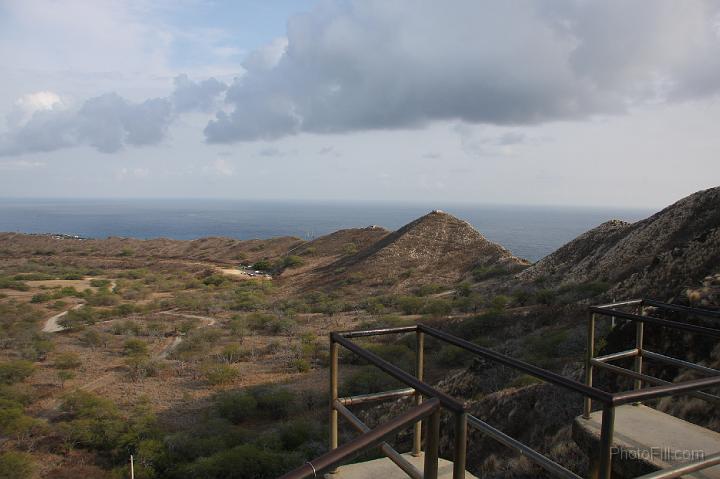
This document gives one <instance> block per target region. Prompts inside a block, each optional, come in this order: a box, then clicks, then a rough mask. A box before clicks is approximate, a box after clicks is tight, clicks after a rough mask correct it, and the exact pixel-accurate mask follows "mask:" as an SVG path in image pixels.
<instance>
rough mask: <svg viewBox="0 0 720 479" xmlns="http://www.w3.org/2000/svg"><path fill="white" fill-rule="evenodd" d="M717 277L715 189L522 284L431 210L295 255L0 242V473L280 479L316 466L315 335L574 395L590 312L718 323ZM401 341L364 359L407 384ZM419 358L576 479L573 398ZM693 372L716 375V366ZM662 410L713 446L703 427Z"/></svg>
mask: <svg viewBox="0 0 720 479" xmlns="http://www.w3.org/2000/svg"><path fill="white" fill-rule="evenodd" d="M719 273H720V188H714V189H711V190H706V191H702V192H698V193H696V194H695V195H692V196H690V197H688V198H685V199H683V200H681V201H679V202H678V203H676V204H674V205H672V206H669V207H668V208H666V209H665V210H663V211H661V212H659V213H657V214H656V215H654V216H652V217H650V218H648V219H646V220H643V221H639V222H637V223H634V224H626V223H622V222H618V221H614V222H609V223H605V224H603V225H600V226H598V227H597V228H596V229H593V230H591V231H589V232H587V233H585V234H584V235H582V236H580V237H578V238H577V239H575V240H574V241H572V242H570V243H568V244H567V245H565V246H563V247H562V248H560V249H559V250H558V251H556V252H555V253H553V254H551V255H549V256H548V257H546V258H544V259H542V260H541V261H539V262H537V263H535V264H530V263H529V262H528V261H526V260H524V259H522V258H517V257H515V256H513V255H512V253H511V252H509V251H507V250H506V249H505V248H503V247H502V246H501V245H497V244H494V243H492V242H490V241H488V240H487V239H485V238H484V237H483V236H482V234H481V233H480V232H477V231H475V230H474V229H473V228H472V227H471V226H470V225H469V224H467V223H465V222H463V221H461V220H458V219H457V218H454V217H452V216H451V215H448V214H446V213H443V212H439V211H435V212H431V213H429V214H428V215H426V216H423V217H422V218H419V219H418V220H416V221H414V222H412V223H410V224H408V225H406V226H404V227H403V228H401V229H399V230H397V231H394V232H391V231H387V230H385V229H383V228H380V227H375V226H371V227H367V228H359V229H348V230H341V231H338V232H335V233H332V234H330V235H327V236H323V237H320V238H317V239H315V240H313V241H303V240H301V239H299V238H293V237H283V238H273V239H266V240H251V241H239V240H233V239H228V238H204V239H198V240H193V241H177V240H168V239H155V240H135V239H128V238H108V239H80V238H72V237H67V236H60V235H23V234H16V233H0V452H2V453H3V454H4V455H3V464H2V467H6V468H7V467H10V468H12V470H13V471H17V472H16V475H15V476H14V477H18V478H65V477H67V478H71V477H72V478H75V477H84V478H85V479H93V478H119V477H128V476H127V471H128V461H129V457H130V455H131V454H132V455H133V456H134V458H135V477H137V478H236V477H237V478H241V477H253V478H266V477H267V478H272V477H276V476H277V475H279V474H281V473H282V472H284V471H286V470H289V469H290V468H292V467H295V466H297V465H299V464H302V463H303V462H304V461H305V460H307V459H310V458H312V457H315V456H317V455H318V454H320V453H322V452H324V451H325V450H326V425H325V424H326V421H327V418H326V414H325V408H326V401H327V398H326V393H327V362H328V340H327V335H328V333H329V332H330V331H333V330H348V329H357V328H365V327H377V326H382V325H404V324H414V323H416V322H424V323H426V324H431V325H433V326H436V327H438V328H442V329H445V330H448V331H450V332H453V333H456V334H458V335H461V336H462V337H464V338H465V339H468V340H472V341H474V342H476V343H478V344H481V345H484V346H488V347H490V348H492V349H495V350H497V351H500V352H503V353H506V354H509V355H512V356H514V357H517V358H519V359H523V360H526V361H528V362H532V363H534V364H538V365H540V366H543V367H546V368H549V369H552V370H555V371H559V372H563V374H566V375H568V376H573V377H579V374H580V372H581V370H582V367H581V365H580V362H579V361H580V358H581V357H582V354H583V351H584V344H585V337H584V335H585V323H584V319H585V313H584V310H585V308H586V307H587V305H589V304H592V303H598V302H602V301H605V300H608V299H613V298H616V299H625V298H630V297H640V296H646V297H653V298H656V299H660V300H663V301H673V302H679V303H682V304H695V305H700V306H703V307H706V308H717V307H718V306H719V304H718V297H719V296H720V275H719ZM410 339H411V338H409V337H408V338H388V337H386V338H385V339H382V340H379V341H377V342H375V343H370V342H367V341H366V342H365V343H364V344H367V345H368V347H369V348H371V350H373V351H374V352H375V353H377V354H379V355H380V356H381V357H384V358H386V359H388V360H390V361H392V362H393V363H395V364H397V365H398V366H400V367H403V368H405V369H407V370H408V371H411V370H412V364H413V355H414V352H413V343H412V341H410ZM621 339H622V336H621V335H617V337H611V338H610V342H612V341H613V340H617V341H620V340H621ZM427 347H428V371H427V373H426V374H427V380H428V381H430V382H432V383H434V384H438V385H439V387H441V388H442V389H444V390H446V391H448V392H450V393H452V394H453V395H455V396H456V397H459V398H461V399H462V400H464V401H467V402H468V404H469V405H470V406H471V407H472V408H474V409H473V410H474V411H476V412H477V415H478V416H479V417H483V418H486V419H487V420H488V421H489V422H491V423H493V424H495V425H497V426H498V427H500V428H501V429H503V430H505V431H507V432H508V433H511V434H513V435H516V436H518V437H519V438H521V439H522V440H525V441H527V442H528V443H531V444H533V445H534V447H537V448H538V449H540V450H543V451H545V452H548V453H549V454H551V455H553V456H554V457H555V458H556V459H558V460H560V461H561V462H563V463H565V464H568V467H571V468H574V469H576V470H577V471H579V472H582V471H583V470H584V468H586V464H585V460H584V458H583V456H582V454H581V452H580V451H579V450H578V449H577V448H575V447H574V445H573V443H572V441H571V440H570V438H569V429H568V426H569V420H570V419H571V418H572V417H573V416H574V415H576V414H577V411H578V410H579V400H578V398H565V397H562V396H558V397H557V398H556V400H555V401H553V404H555V407H556V410H554V411H553V412H552V413H551V414H543V413H542V412H541V411H536V410H534V407H535V406H534V404H535V403H536V398H538V397H547V395H559V394H560V393H559V392H558V391H557V390H551V389H552V388H550V387H549V386H547V385H544V384H537V383H536V382H535V381H533V380H531V379H530V378H527V377H522V376H518V375H516V374H513V373H512V372H510V371H503V370H500V369H498V368H496V367H493V366H491V365H487V364H483V363H482V362H479V361H472V360H471V358H469V357H468V356H467V355H466V354H463V353H462V352H461V351H460V350H457V349H455V348H452V347H448V346H440V345H439V344H435V343H432V342H430V343H429V344H428V346H427ZM695 359H699V360H702V361H705V362H706V363H707V364H715V363H717V362H718V361H720V349H718V348H715V349H713V350H712V353H711V354H709V355H707V357H704V358H695ZM341 361H342V367H341V370H342V388H343V390H344V391H349V392H353V393H361V392H376V391H380V390H382V389H387V388H388V387H389V386H390V385H391V383H392V381H390V380H389V379H388V377H387V376H385V375H383V374H382V373H380V372H379V371H377V370H375V369H373V368H371V367H369V366H368V365H366V364H363V363H362V362H361V361H359V360H357V359H356V358H353V357H352V356H351V355H350V354H349V353H347V354H344V355H343V356H342V357H341ZM401 406H402V403H398V404H397V405H396V407H401ZM659 407H661V408H665V409H666V410H671V411H673V412H674V413H676V414H677V415H680V416H683V417H688V416H692V415H694V417H695V418H697V417H700V420H701V422H703V421H704V422H705V423H706V424H707V425H709V426H710V427H713V428H714V429H716V430H720V420H718V418H717V417H715V416H716V415H715V413H712V411H710V410H709V409H707V410H706V409H702V407H700V406H695V405H693V406H692V408H689V407H688V406H687V405H686V404H683V403H678V402H672V403H670V402H667V403H664V404H660V405H659ZM693 408H694V409H693ZM390 410H392V408H390ZM387 412H388V409H377V410H367V411H364V413H363V414H364V417H366V418H367V419H368V421H369V422H370V423H372V422H373V421H379V420H381V419H382V417H383V415H384V414H386V413H387ZM530 414H532V415H533V417H534V418H535V419H534V420H533V421H532V424H534V426H533V427H524V425H526V424H527V423H526V422H525V420H526V419H525V420H524V419H523V418H527V417H528V415H530ZM371 425H372V424H371ZM345 434H346V435H347V436H348V437H350V433H349V431H346V433H345ZM401 440H402V439H401ZM471 442H473V444H474V445H473V446H472V447H471V449H470V451H471V456H470V460H469V466H470V470H471V471H473V472H478V473H479V472H483V473H484V474H486V475H487V476H486V477H494V476H497V477H536V476H537V475H538V471H537V470H535V469H533V468H532V467H531V466H529V465H528V464H527V463H526V462H524V461H523V460H522V459H520V458H517V457H515V456H513V455H511V454H509V453H507V451H506V450H503V449H502V448H501V447H500V446H498V445H497V444H490V442H489V440H488V439H482V438H471Z"/></svg>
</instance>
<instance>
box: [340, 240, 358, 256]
mask: <svg viewBox="0 0 720 479" xmlns="http://www.w3.org/2000/svg"><path fill="white" fill-rule="evenodd" d="M342 252H343V254H344V255H345V256H351V255H354V254H355V253H357V252H358V247H357V245H356V244H355V243H345V244H344V245H343V248H342Z"/></svg>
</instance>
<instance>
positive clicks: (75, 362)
mask: <svg viewBox="0 0 720 479" xmlns="http://www.w3.org/2000/svg"><path fill="white" fill-rule="evenodd" d="M80 365H82V361H81V360H80V356H78V355H77V354H76V353H73V352H67V353H60V354H58V355H57V357H56V358H55V367H56V368H58V369H76V368H79V367H80Z"/></svg>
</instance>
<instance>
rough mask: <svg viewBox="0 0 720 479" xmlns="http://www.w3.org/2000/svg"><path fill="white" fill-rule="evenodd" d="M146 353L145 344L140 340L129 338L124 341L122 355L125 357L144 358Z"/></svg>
mask: <svg viewBox="0 0 720 479" xmlns="http://www.w3.org/2000/svg"><path fill="white" fill-rule="evenodd" d="M147 352H148V347H147V343H146V342H145V341H143V340H142V339H137V338H130V339H128V340H127V341H125V345H124V346H123V353H124V354H125V355H126V356H144V355H146V354H147Z"/></svg>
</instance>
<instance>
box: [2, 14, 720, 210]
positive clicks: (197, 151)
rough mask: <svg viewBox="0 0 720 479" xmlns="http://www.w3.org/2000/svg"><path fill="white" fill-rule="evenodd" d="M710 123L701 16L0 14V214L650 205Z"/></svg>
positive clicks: (719, 174)
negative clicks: (220, 203) (237, 204)
mask: <svg viewBox="0 0 720 479" xmlns="http://www.w3.org/2000/svg"><path fill="white" fill-rule="evenodd" d="M719 126H720V2H717V1H714V0H707V1H703V0H654V1H652V2H650V1H645V0H604V1H602V2H594V1H589V0H566V1H563V0H515V1H512V2H498V1H482V0H449V1H446V2H437V1H434V0H363V1H359V0H358V1H354V0H321V1H311V0H273V1H271V2H269V1H263V0H245V1H242V0H237V1H231V0H228V1H222V0H127V1H104V0H63V1H54V0H0V197H72V198H78V197H87V198H98V197H103V198H165V197H169V198H176V197H183V198H249V199H291V200H292V199H297V200H327V201H339V200H381V201H383V200H387V201H411V202H412V201H420V202H424V203H432V202H438V203H447V202H467V203H500V204H534V205H568V206H591V205H592V206H613V207H640V208H659V207H662V206H664V205H667V204H669V203H672V202H673V201H675V200H677V199H679V198H681V197H683V196H685V195H687V194H690V193H692V192H694V191H697V190H700V189H704V188H709V187H714V186H718V185H719V184H720V158H718V156H719V155H718V153H719V152H720V131H719Z"/></svg>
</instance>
